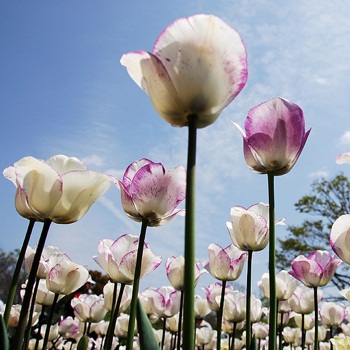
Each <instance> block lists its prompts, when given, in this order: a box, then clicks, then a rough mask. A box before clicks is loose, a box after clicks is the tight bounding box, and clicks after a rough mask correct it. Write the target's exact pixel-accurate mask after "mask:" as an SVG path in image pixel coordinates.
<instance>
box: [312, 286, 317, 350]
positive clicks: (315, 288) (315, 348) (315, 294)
mask: <svg viewBox="0 0 350 350" xmlns="http://www.w3.org/2000/svg"><path fill="white" fill-rule="evenodd" d="M313 288H314V305H315V341H314V343H315V344H314V350H318V299H317V287H313Z"/></svg>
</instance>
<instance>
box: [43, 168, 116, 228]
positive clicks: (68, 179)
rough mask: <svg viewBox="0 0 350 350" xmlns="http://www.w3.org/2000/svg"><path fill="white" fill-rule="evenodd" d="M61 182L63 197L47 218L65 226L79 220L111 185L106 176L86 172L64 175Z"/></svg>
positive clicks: (73, 172)
mask: <svg viewBox="0 0 350 350" xmlns="http://www.w3.org/2000/svg"><path fill="white" fill-rule="evenodd" d="M62 180H63V185H64V189H63V195H62V197H61V200H60V201H59V202H58V204H57V205H56V207H55V208H54V209H53V211H52V213H50V216H49V217H50V219H51V220H52V221H53V222H56V223H65V224H68V223H72V222H75V221H77V220H79V219H81V218H82V217H83V216H84V215H85V214H86V212H87V211H88V210H89V208H90V207H91V206H92V204H93V203H94V202H95V201H96V200H97V199H98V198H99V197H100V196H102V195H103V194H104V193H105V192H106V191H107V190H108V188H109V187H110V185H111V181H110V179H109V177H108V176H107V175H105V174H101V173H98V172H95V171H88V170H86V171H71V172H68V173H65V174H63V175H62Z"/></svg>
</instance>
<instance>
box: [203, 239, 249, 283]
mask: <svg viewBox="0 0 350 350" xmlns="http://www.w3.org/2000/svg"><path fill="white" fill-rule="evenodd" d="M208 255H209V259H207V260H204V261H203V266H204V268H205V269H206V270H207V271H208V272H209V273H210V274H211V275H212V276H213V277H214V278H216V279H218V280H220V281H235V280H236V279H237V278H238V277H239V276H240V275H241V273H242V270H243V267H244V262H245V261H246V260H247V257H248V254H247V253H246V252H243V251H241V250H240V249H239V248H237V247H236V246H234V245H233V244H230V245H229V246H228V247H226V248H222V247H220V246H219V245H218V244H216V243H211V244H210V245H209V247H208Z"/></svg>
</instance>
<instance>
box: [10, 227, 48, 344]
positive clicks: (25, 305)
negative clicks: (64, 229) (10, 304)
mask: <svg viewBox="0 0 350 350" xmlns="http://www.w3.org/2000/svg"><path fill="white" fill-rule="evenodd" d="M51 222H52V221H51V220H45V221H44V226H43V229H42V231H41V235H40V239H39V242H38V245H37V248H36V252H35V255H34V259H33V263H32V268H31V270H30V273H29V278H28V282H27V285H26V292H25V294H24V298H23V302H22V308H21V313H20V317H19V322H18V326H17V330H16V334H15V337H14V344H13V348H12V350H21V348H22V343H23V337H24V332H25V328H26V325H27V315H28V311H29V305H30V299H31V297H32V292H33V286H34V282H35V279H36V273H37V271H38V267H39V263H40V259H41V254H42V252H43V249H44V245H45V241H46V237H47V235H48V233H49V229H50V225H51Z"/></svg>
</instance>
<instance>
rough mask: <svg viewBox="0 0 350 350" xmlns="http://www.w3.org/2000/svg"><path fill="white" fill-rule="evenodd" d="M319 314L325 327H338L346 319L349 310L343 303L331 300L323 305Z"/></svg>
mask: <svg viewBox="0 0 350 350" xmlns="http://www.w3.org/2000/svg"><path fill="white" fill-rule="evenodd" d="M319 314H320V317H321V322H322V324H323V325H324V326H325V327H330V326H336V327H337V326H339V325H340V324H341V323H342V322H343V321H344V320H345V317H346V315H347V312H346V310H345V307H344V306H343V305H342V304H339V303H334V302H331V301H329V302H325V303H323V304H322V305H321V307H320V309H319Z"/></svg>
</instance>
